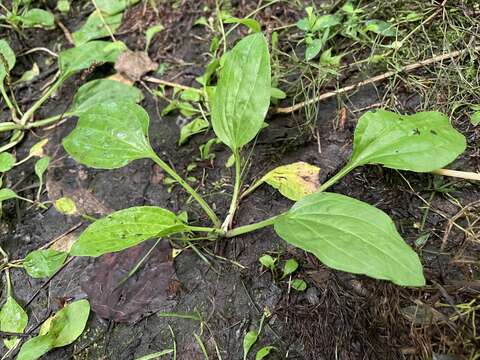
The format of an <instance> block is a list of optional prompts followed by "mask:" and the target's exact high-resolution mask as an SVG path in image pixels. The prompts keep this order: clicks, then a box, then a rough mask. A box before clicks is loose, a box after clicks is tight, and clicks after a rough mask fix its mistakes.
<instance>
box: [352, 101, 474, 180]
mask: <svg viewBox="0 0 480 360" xmlns="http://www.w3.org/2000/svg"><path fill="white" fill-rule="evenodd" d="M465 148H466V140H465V137H464V136H463V135H462V134H460V133H459V132H458V131H457V130H455V129H454V128H453V127H452V125H451V124H450V121H449V119H448V117H446V116H445V115H443V114H441V113H439V112H435V111H428V112H420V113H417V114H414V115H399V114H396V113H393V112H390V111H385V110H377V111H369V112H367V113H366V114H364V115H363V116H362V117H361V118H360V119H359V120H358V125H357V127H356V129H355V136H354V142H353V155H352V159H351V160H350V163H351V164H353V165H354V166H359V165H365V164H382V165H383V166H386V167H389V168H392V169H399V170H411V171H416V172H429V171H432V170H435V169H438V168H441V167H443V166H445V165H448V164H449V163H451V162H452V161H453V160H455V158H456V157H457V156H458V155H460V154H461V153H462V152H463V151H465Z"/></svg>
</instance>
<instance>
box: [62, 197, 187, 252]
mask: <svg viewBox="0 0 480 360" xmlns="http://www.w3.org/2000/svg"><path fill="white" fill-rule="evenodd" d="M187 230H188V227H187V226H186V225H185V224H184V223H183V222H182V221H180V219H179V218H178V217H177V215H175V214H174V213H172V212H171V211H168V210H165V209H162V208H159V207H154V206H138V207H132V208H129V209H124V210H120V211H117V212H114V213H113V214H110V215H108V216H107V217H104V218H102V219H100V220H97V221H95V222H94V223H93V224H91V225H90V226H89V227H88V228H87V229H86V230H85V231H84V232H83V233H82V234H81V235H80V237H79V238H78V239H77V241H75V243H74V244H73V246H72V249H71V250H70V254H71V255H74V256H100V255H103V254H106V253H111V252H115V251H120V250H124V249H127V248H129V247H132V246H135V245H137V244H139V243H141V242H143V241H145V240H148V239H151V238H153V237H160V236H167V235H170V234H173V233H178V232H183V231H187Z"/></svg>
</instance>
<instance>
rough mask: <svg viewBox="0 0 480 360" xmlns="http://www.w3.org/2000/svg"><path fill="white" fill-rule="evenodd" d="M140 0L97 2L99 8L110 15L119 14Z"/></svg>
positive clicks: (101, 0)
mask: <svg viewBox="0 0 480 360" xmlns="http://www.w3.org/2000/svg"><path fill="white" fill-rule="evenodd" d="M139 1H140V0H97V6H98V8H99V9H100V10H101V12H102V13H105V14H108V15H114V14H118V13H119V12H122V11H123V10H125V9H126V8H127V7H129V6H132V5H135V4H136V3H138V2H139Z"/></svg>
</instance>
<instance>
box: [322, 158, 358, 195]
mask: <svg viewBox="0 0 480 360" xmlns="http://www.w3.org/2000/svg"><path fill="white" fill-rule="evenodd" d="M356 167H357V166H356V165H355V164H354V163H352V162H348V163H347V164H346V165H345V166H344V167H343V168H342V169H341V170H340V171H339V172H338V173H336V174H335V175H334V176H332V177H331V178H330V179H328V180H327V181H326V182H324V183H323V184H322V185H320V187H319V188H318V190H317V191H318V192H322V191H325V190H327V189H328V188H329V187H330V186H332V185H333V184H335V183H336V182H337V181H338V180H340V179H341V178H343V177H344V176H345V175H347V174H348V173H349V172H350V171H352V170H353V169H355V168H356Z"/></svg>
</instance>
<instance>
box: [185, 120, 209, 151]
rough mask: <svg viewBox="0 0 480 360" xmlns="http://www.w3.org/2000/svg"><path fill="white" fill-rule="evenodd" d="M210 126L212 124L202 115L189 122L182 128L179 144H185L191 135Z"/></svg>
mask: <svg viewBox="0 0 480 360" xmlns="http://www.w3.org/2000/svg"><path fill="white" fill-rule="evenodd" d="M209 126H210V124H209V123H208V121H207V120H205V119H204V118H201V117H199V118H196V119H195V120H193V121H191V122H189V123H188V124H186V125H185V126H183V127H182V129H181V130H180V139H179V140H178V144H179V145H183V144H185V143H186V142H187V140H188V139H189V138H190V137H191V136H193V135H195V134H199V133H201V132H203V131H205V130H206V129H208V127H209Z"/></svg>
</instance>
